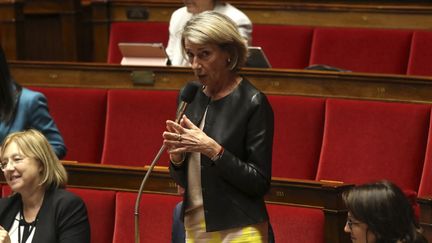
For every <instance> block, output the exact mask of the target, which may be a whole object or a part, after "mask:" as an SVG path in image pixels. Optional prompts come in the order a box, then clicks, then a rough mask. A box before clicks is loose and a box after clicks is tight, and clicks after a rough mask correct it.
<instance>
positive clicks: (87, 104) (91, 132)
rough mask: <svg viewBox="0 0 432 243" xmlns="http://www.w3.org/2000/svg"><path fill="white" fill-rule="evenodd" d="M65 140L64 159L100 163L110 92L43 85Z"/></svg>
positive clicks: (40, 90)
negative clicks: (65, 150) (65, 151)
mask: <svg viewBox="0 0 432 243" xmlns="http://www.w3.org/2000/svg"><path fill="white" fill-rule="evenodd" d="M31 89H32V90H36V91H39V92H42V93H43V94H44V95H45V96H46V97H47V99H48V106H49V110H50V113H51V115H52V117H53V118H54V120H55V122H56V124H57V126H58V128H59V130H60V133H61V134H62V136H63V139H64V140H65V143H66V147H67V154H66V157H65V158H64V159H65V160H76V161H79V162H89V163H100V161H101V154H102V147H103V141H104V129H105V119H106V117H105V115H106V99H107V91H106V90H104V89H80V88H46V87H44V88H42V87H31Z"/></svg>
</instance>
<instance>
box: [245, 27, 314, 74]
mask: <svg viewBox="0 0 432 243" xmlns="http://www.w3.org/2000/svg"><path fill="white" fill-rule="evenodd" d="M312 34H313V28H312V27H304V26H289V25H266V24H256V25H254V26H253V32H252V45H254V46H260V47H262V48H263V50H264V53H265V54H266V56H267V58H268V59H269V62H270V64H271V65H272V67H273V68H297V69H303V68H305V67H306V66H308V63H309V55H310V48H311V43H312Z"/></svg>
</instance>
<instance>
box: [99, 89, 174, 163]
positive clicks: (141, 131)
mask: <svg viewBox="0 0 432 243" xmlns="http://www.w3.org/2000/svg"><path fill="white" fill-rule="evenodd" d="M177 94H178V92H177V91H151V90H110V91H109V93H108V111H107V124H106V132H105V142H104V149H103V155H102V163H103V164H116V165H130V166H144V165H149V164H151V162H152V161H153V158H154V156H155V155H156V153H157V152H158V151H159V148H160V147H161V145H162V142H163V139H162V133H163V132H164V131H165V129H166V123H165V122H166V120H169V119H170V120H173V119H175V115H176V107H177V105H176V104H177ZM168 162H169V159H168V155H167V153H166V152H164V153H163V156H162V157H161V159H160V161H159V163H158V165H164V166H168V164H169V163H168Z"/></svg>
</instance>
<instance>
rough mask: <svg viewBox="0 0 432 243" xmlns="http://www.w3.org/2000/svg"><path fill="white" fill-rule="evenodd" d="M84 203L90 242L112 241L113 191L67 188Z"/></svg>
mask: <svg viewBox="0 0 432 243" xmlns="http://www.w3.org/2000/svg"><path fill="white" fill-rule="evenodd" d="M68 190H69V191H71V192H73V193H75V194H76V195H78V196H79V197H81V198H82V199H83V201H84V203H85V204H86V207H87V212H88V217H89V222H90V230H91V232H92V234H91V242H92V243H106V242H112V237H113V231H114V214H115V194H116V192H115V191H103V190H93V189H79V188H68Z"/></svg>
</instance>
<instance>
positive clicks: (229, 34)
mask: <svg viewBox="0 0 432 243" xmlns="http://www.w3.org/2000/svg"><path fill="white" fill-rule="evenodd" d="M186 39H187V40H189V41H190V42H192V43H195V44H199V45H203V44H215V45H218V46H219V47H220V48H221V49H223V50H225V51H227V52H228V53H229V55H230V62H229V65H230V69H231V70H232V71H237V70H239V69H240V68H241V67H243V66H244V64H245V62H246V58H247V55H248V52H247V46H246V41H245V39H244V38H243V37H242V36H241V35H240V33H239V31H238V28H237V25H236V24H235V23H234V22H233V21H232V20H231V19H230V18H229V17H227V16H225V15H224V14H221V13H218V12H215V11H204V12H202V13H199V14H197V15H195V16H194V17H192V19H190V20H189V21H188V22H187V23H186V25H185V27H184V28H183V32H182V38H181V42H182V50H183V54H184V55H185V40H186Z"/></svg>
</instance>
